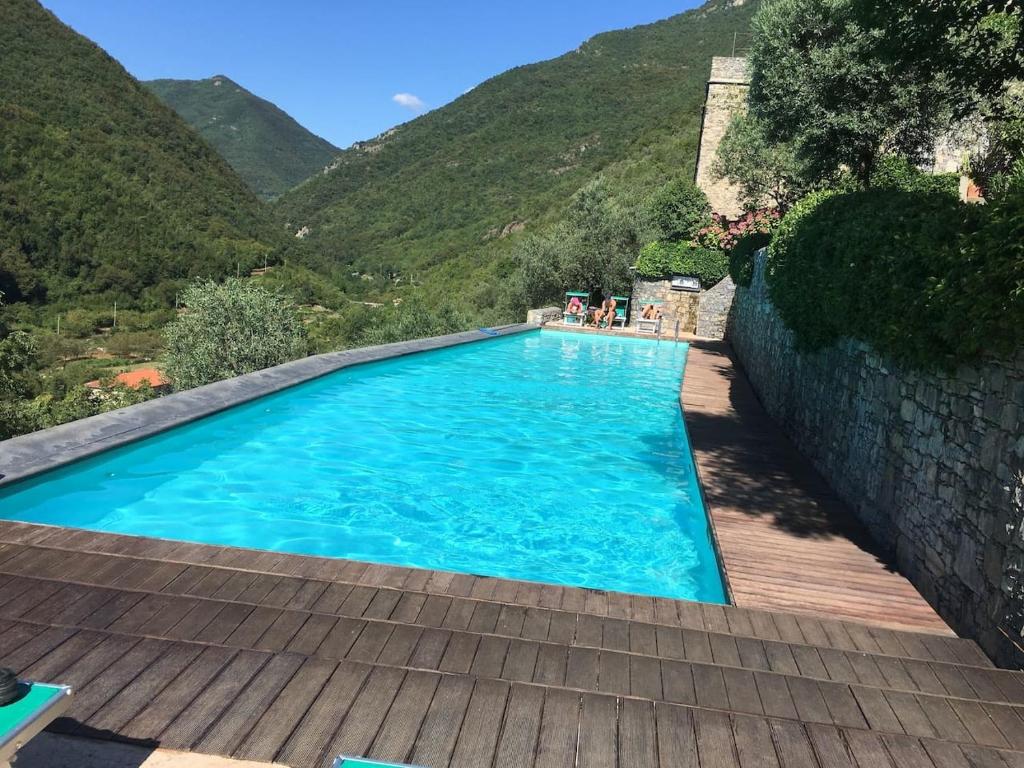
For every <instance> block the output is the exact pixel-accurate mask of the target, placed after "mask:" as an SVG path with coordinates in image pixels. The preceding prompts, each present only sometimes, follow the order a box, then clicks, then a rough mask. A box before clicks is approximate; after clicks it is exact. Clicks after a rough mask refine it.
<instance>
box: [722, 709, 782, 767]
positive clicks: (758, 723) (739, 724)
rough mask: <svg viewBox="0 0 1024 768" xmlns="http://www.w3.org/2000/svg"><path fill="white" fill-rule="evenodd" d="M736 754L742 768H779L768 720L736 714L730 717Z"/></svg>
mask: <svg viewBox="0 0 1024 768" xmlns="http://www.w3.org/2000/svg"><path fill="white" fill-rule="evenodd" d="M732 730H733V736H734V738H735V739H736V754H737V757H738V758H739V762H740V765H741V766H743V768H780V763H779V758H778V755H777V753H776V751H775V743H774V741H773V739H772V732H771V728H770V727H769V725H768V721H767V720H765V719H764V718H760V717H746V716H744V715H736V716H735V717H733V719H732Z"/></svg>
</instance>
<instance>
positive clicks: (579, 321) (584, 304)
mask: <svg viewBox="0 0 1024 768" xmlns="http://www.w3.org/2000/svg"><path fill="white" fill-rule="evenodd" d="M574 298H575V299H579V300H580V305H581V309H580V313H579V314H578V315H572V314H569V311H568V310H569V302H570V301H572V300H573V299H574ZM588 309H590V294H589V293H585V292H583V291H568V292H567V293H566V294H565V307H564V308H563V309H562V323H563V324H564V325H583V319H584V318H585V317H586V316H587V310H588Z"/></svg>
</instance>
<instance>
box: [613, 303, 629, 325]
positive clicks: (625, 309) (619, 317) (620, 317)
mask: <svg viewBox="0 0 1024 768" xmlns="http://www.w3.org/2000/svg"><path fill="white" fill-rule="evenodd" d="M612 298H613V299H615V317H613V318H612V322H611V327H612V328H614V327H615V324H616V323H618V324H619V328H625V327H626V321H627V320H629V296H612Z"/></svg>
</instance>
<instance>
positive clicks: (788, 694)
mask: <svg viewBox="0 0 1024 768" xmlns="http://www.w3.org/2000/svg"><path fill="white" fill-rule="evenodd" d="M0 658H2V659H3V661H4V663H5V664H9V665H11V666H13V667H15V668H16V669H17V670H18V671H19V672H21V673H22V674H23V675H24V676H27V677H30V678H34V679H47V680H56V681H61V682H65V683H68V684H71V685H72V686H74V687H75V689H76V690H77V691H78V693H77V695H76V696H75V699H74V703H73V706H72V708H71V710H70V713H69V715H68V717H66V718H65V719H63V720H62V721H60V722H59V723H58V724H57V728H58V729H60V730H62V731H65V732H70V733H73V734H77V735H80V736H89V737H94V738H114V739H119V740H125V741H133V742H136V743H140V744H152V745H156V744H159V745H162V746H164V747H172V748H178V749H186V750H192V751H197V752H206V753H211V754H220V755H229V756H234V757H245V758H249V759H254V760H266V761H269V760H272V759H274V760H277V761H280V762H282V763H285V764H286V765H290V766H294V767H295V768H306V767H307V766H310V767H312V766H317V767H318V768H319V767H320V766H327V765H328V764H329V761H330V758H331V756H333V755H335V754H338V753H348V754H355V755H368V756H372V757H375V758H380V759H385V760H394V761H400V762H411V763H415V764H419V765H423V766H428V767H429V768H441V767H442V766H481V767H486V766H524V767H538V768H546V767H547V766H564V767H565V768H573V767H574V766H609V767H610V768H616V767H617V768H643V767H645V766H650V767H651V768H654V767H655V766H664V767H665V768H668V767H669V766H671V767H672V768H677V767H678V766H698V765H699V766H703V767H704V768H711V767H712V766H713V767H714V768H719V766H743V768H746V767H747V766H768V767H770V768H774V767H776V766H778V767H780V768H781V767H783V766H784V767H785V768H803V767H804V766H806V767H807V768H817V767H819V766H820V767H821V768H834V767H835V766H849V767H850V768H852V767H853V766H862V767H863V768H881V767H883V766H888V767H889V768H891V766H893V765H896V766H904V765H905V766H920V767H921V768H936V767H937V768H959V767H961V766H963V767H968V766H996V767H997V768H1014V767H1016V768H1021V767H1024V751H1021V750H1024V675H1022V674H1021V673H1015V672H1007V671H1000V670H996V669H994V668H993V667H992V666H991V664H990V663H989V662H988V660H987V658H986V657H985V656H984V655H983V654H982V653H981V652H980V651H979V650H978V648H977V647H976V646H975V645H974V644H973V643H972V642H970V641H967V640H962V639H959V638H955V637H951V636H947V635H938V634H927V633H910V632H896V631H892V630H887V629H882V628H879V627H876V626H867V625H863V624H857V623H853V622H847V621H840V620H836V619H829V618H819V617H813V616H810V615H800V614H782V613H771V612H765V611H755V610H749V609H746V608H742V607H733V606H718V605H708V604H698V603H689V602H685V601H673V600H662V599H653V598H646V597H637V596H629V595H622V594H617V593H606V592H598V591H593V590H580V589H571V588H563V587H553V586H549V585H540V584H532V583H528V582H515V581H505V580H501V579H493V578H484V577H476V576H470V575H456V574H450V573H439V572H434V571H422V570H415V569H408V568H397V567H390V566H379V565H367V564H365V563H357V562H352V561H345V560H332V559H326V558H316V557H300V556H294V555H282V554H279V553H273V552H261V551H254V550H241V549H232V548H225V547H215V546H204V545H196V544H185V543H179V542H168V541H160V540H156V539H146V538H137V537H129V536H118V535H113V534H100V533H91V532H86V531H77V530H71V529H63V528H50V527H46V526H37V525H28V524H21V523H10V522H4V523H0Z"/></svg>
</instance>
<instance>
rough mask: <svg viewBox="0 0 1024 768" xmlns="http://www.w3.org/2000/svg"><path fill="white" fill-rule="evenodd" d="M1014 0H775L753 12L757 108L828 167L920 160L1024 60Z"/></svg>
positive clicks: (821, 168) (861, 168) (822, 174)
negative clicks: (894, 157) (895, 158)
mask: <svg viewBox="0 0 1024 768" xmlns="http://www.w3.org/2000/svg"><path fill="white" fill-rule="evenodd" d="M1021 13H1022V11H1021V7H1020V4H1019V3H1017V2H1011V1H1010V0H892V1H891V2H890V1H889V0H886V1H885V2H883V0H772V1H771V2H766V3H764V4H763V5H762V6H761V8H760V9H759V11H758V12H757V14H756V15H755V16H754V20H753V32H754V39H753V43H752V46H751V53H750V62H751V86H750V110H751V113H752V114H753V115H754V116H755V117H756V118H757V119H759V120H760V121H761V122H762V124H763V126H764V129H765V136H766V138H767V139H768V140H769V141H770V142H772V143H776V144H777V143H783V142H790V143H792V145H793V147H794V148H795V150H796V152H797V155H798V157H799V159H800V160H801V161H802V162H804V163H805V164H806V166H807V168H808V169H809V170H810V172H811V173H812V174H813V175H814V176H815V177H816V178H817V179H826V178H828V177H829V176H831V175H832V174H834V173H835V171H836V169H837V168H839V167H841V166H844V167H846V168H848V169H849V170H850V172H851V173H852V175H853V176H854V178H856V179H857V180H858V181H859V182H860V183H861V184H862V185H864V186H867V185H868V184H869V182H870V179H871V175H872V172H873V170H874V167H875V165H876V163H877V161H878V159H879V158H880V157H881V156H883V155H885V154H898V155H901V156H904V157H906V158H908V159H910V160H911V161H914V162H918V161H923V160H925V159H927V158H928V156H929V155H930V154H931V153H932V151H933V148H934V146H935V141H936V139H937V138H938V137H939V136H940V135H942V134H944V133H945V132H946V131H947V130H948V129H949V126H950V124H951V122H952V121H954V120H955V119H957V118H962V117H964V116H966V115H969V114H974V113H977V112H978V111H984V109H986V108H987V106H988V105H989V103H990V102H992V101H994V100H996V99H998V97H999V96H1000V95H1001V94H1002V93H1003V92H1004V91H1005V89H1006V87H1007V83H1008V81H1009V80H1011V79H1012V78H1014V77H1020V75H1021V72H1022V71H1024V53H1022V51H1024V45H1022V43H1024V37H1022V16H1021Z"/></svg>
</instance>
